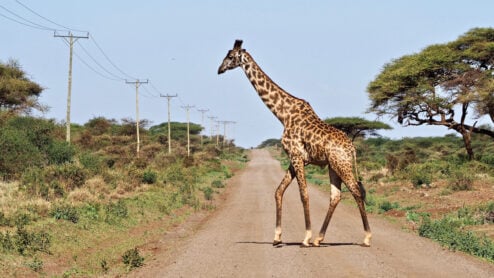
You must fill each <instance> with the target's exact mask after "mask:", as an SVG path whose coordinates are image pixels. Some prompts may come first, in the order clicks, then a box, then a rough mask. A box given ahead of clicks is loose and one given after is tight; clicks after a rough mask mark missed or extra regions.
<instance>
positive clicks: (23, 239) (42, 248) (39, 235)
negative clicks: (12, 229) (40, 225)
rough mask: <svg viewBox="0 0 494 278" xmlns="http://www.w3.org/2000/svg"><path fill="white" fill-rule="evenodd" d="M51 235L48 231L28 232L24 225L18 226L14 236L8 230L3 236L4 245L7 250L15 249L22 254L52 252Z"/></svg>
mask: <svg viewBox="0 0 494 278" xmlns="http://www.w3.org/2000/svg"><path fill="white" fill-rule="evenodd" d="M50 244H51V236H50V235H49V234H48V233H46V232H43V231H41V232H28V231H27V230H26V229H25V228H24V227H23V226H18V227H17V231H16V233H15V234H13V235H12V236H11V235H10V234H9V233H8V232H7V233H6V234H3V236H2V247H3V249H4V250H6V251H13V250H14V249H15V250H16V251H17V252H18V253H19V254H21V255H26V254H32V253H36V252H45V253H50V251H49V248H50Z"/></svg>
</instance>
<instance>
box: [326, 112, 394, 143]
mask: <svg viewBox="0 0 494 278" xmlns="http://www.w3.org/2000/svg"><path fill="white" fill-rule="evenodd" d="M324 121H325V122H326V123H327V124H330V125H332V126H334V127H336V128H338V129H340V130H342V131H343V132H345V133H346V134H347V135H348V136H349V137H350V138H352V141H353V140H355V138H357V137H363V138H365V137H366V136H379V134H378V133H377V131H378V130H380V129H392V127H391V126H389V125H387V124H385V123H383V122H379V121H369V120H366V119H364V118H360V117H335V118H327V119H325V120H324Z"/></svg>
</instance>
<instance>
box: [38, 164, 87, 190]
mask: <svg viewBox="0 0 494 278" xmlns="http://www.w3.org/2000/svg"><path fill="white" fill-rule="evenodd" d="M46 176H47V179H49V180H57V181H59V182H60V183H62V184H64V185H65V189H66V190H67V191H71V190H73V189H75V188H78V187H81V186H82V185H83V184H84V183H85V182H86V179H87V176H88V173H87V171H86V170H85V169H84V168H82V167H81V166H79V165H77V164H74V163H64V164H62V165H54V166H50V167H48V168H47V169H46Z"/></svg>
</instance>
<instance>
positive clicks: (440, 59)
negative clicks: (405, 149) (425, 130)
mask: <svg viewBox="0 0 494 278" xmlns="http://www.w3.org/2000/svg"><path fill="white" fill-rule="evenodd" d="M493 74H494V29H492V28H476V29H472V30H470V31H468V32H467V33H465V34H464V35H462V36H460V37H459V38H458V39H457V40H455V41H453V42H450V43H446V44H438V45H431V46H429V47H427V48H425V49H424V50H422V51H421V52H420V53H416V54H411V55H405V56H403V57H401V58H398V59H396V60H393V61H391V62H390V63H388V64H386V65H384V68H383V70H382V71H381V73H380V74H379V75H378V76H377V77H376V78H375V80H373V81H372V82H370V84H369V85H368V87H367V92H368V93H369V97H370V99H371V106H370V108H369V112H374V113H376V114H377V115H379V116H382V115H389V116H391V117H393V118H396V119H397V121H398V122H399V123H400V124H402V125H405V126H418V125H424V124H426V125H442V126H445V127H447V128H449V129H453V130H455V131H457V132H458V133H460V134H461V135H462V137H463V141H464V144H465V148H466V151H467V154H468V157H469V158H470V159H472V158H473V149H472V146H471V134H472V133H479V134H485V135H487V136H490V137H492V138H494V132H493V131H492V130H491V129H489V128H485V127H482V126H481V127H477V126H476V123H477V120H478V119H479V118H481V117H484V116H489V117H490V119H491V121H492V122H493V123H494V95H493V92H494V75H493Z"/></svg>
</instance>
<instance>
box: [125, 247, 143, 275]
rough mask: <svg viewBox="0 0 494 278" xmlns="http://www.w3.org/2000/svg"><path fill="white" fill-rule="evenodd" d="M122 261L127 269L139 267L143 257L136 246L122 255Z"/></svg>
mask: <svg viewBox="0 0 494 278" xmlns="http://www.w3.org/2000/svg"><path fill="white" fill-rule="evenodd" d="M122 261H123V263H124V264H125V265H126V266H127V268H128V269H129V270H131V269H134V268H137V267H141V266H142V265H143V264H144V257H142V256H141V255H140V254H139V250H137V248H134V249H129V250H127V251H125V253H124V254H123V255H122Z"/></svg>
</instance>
